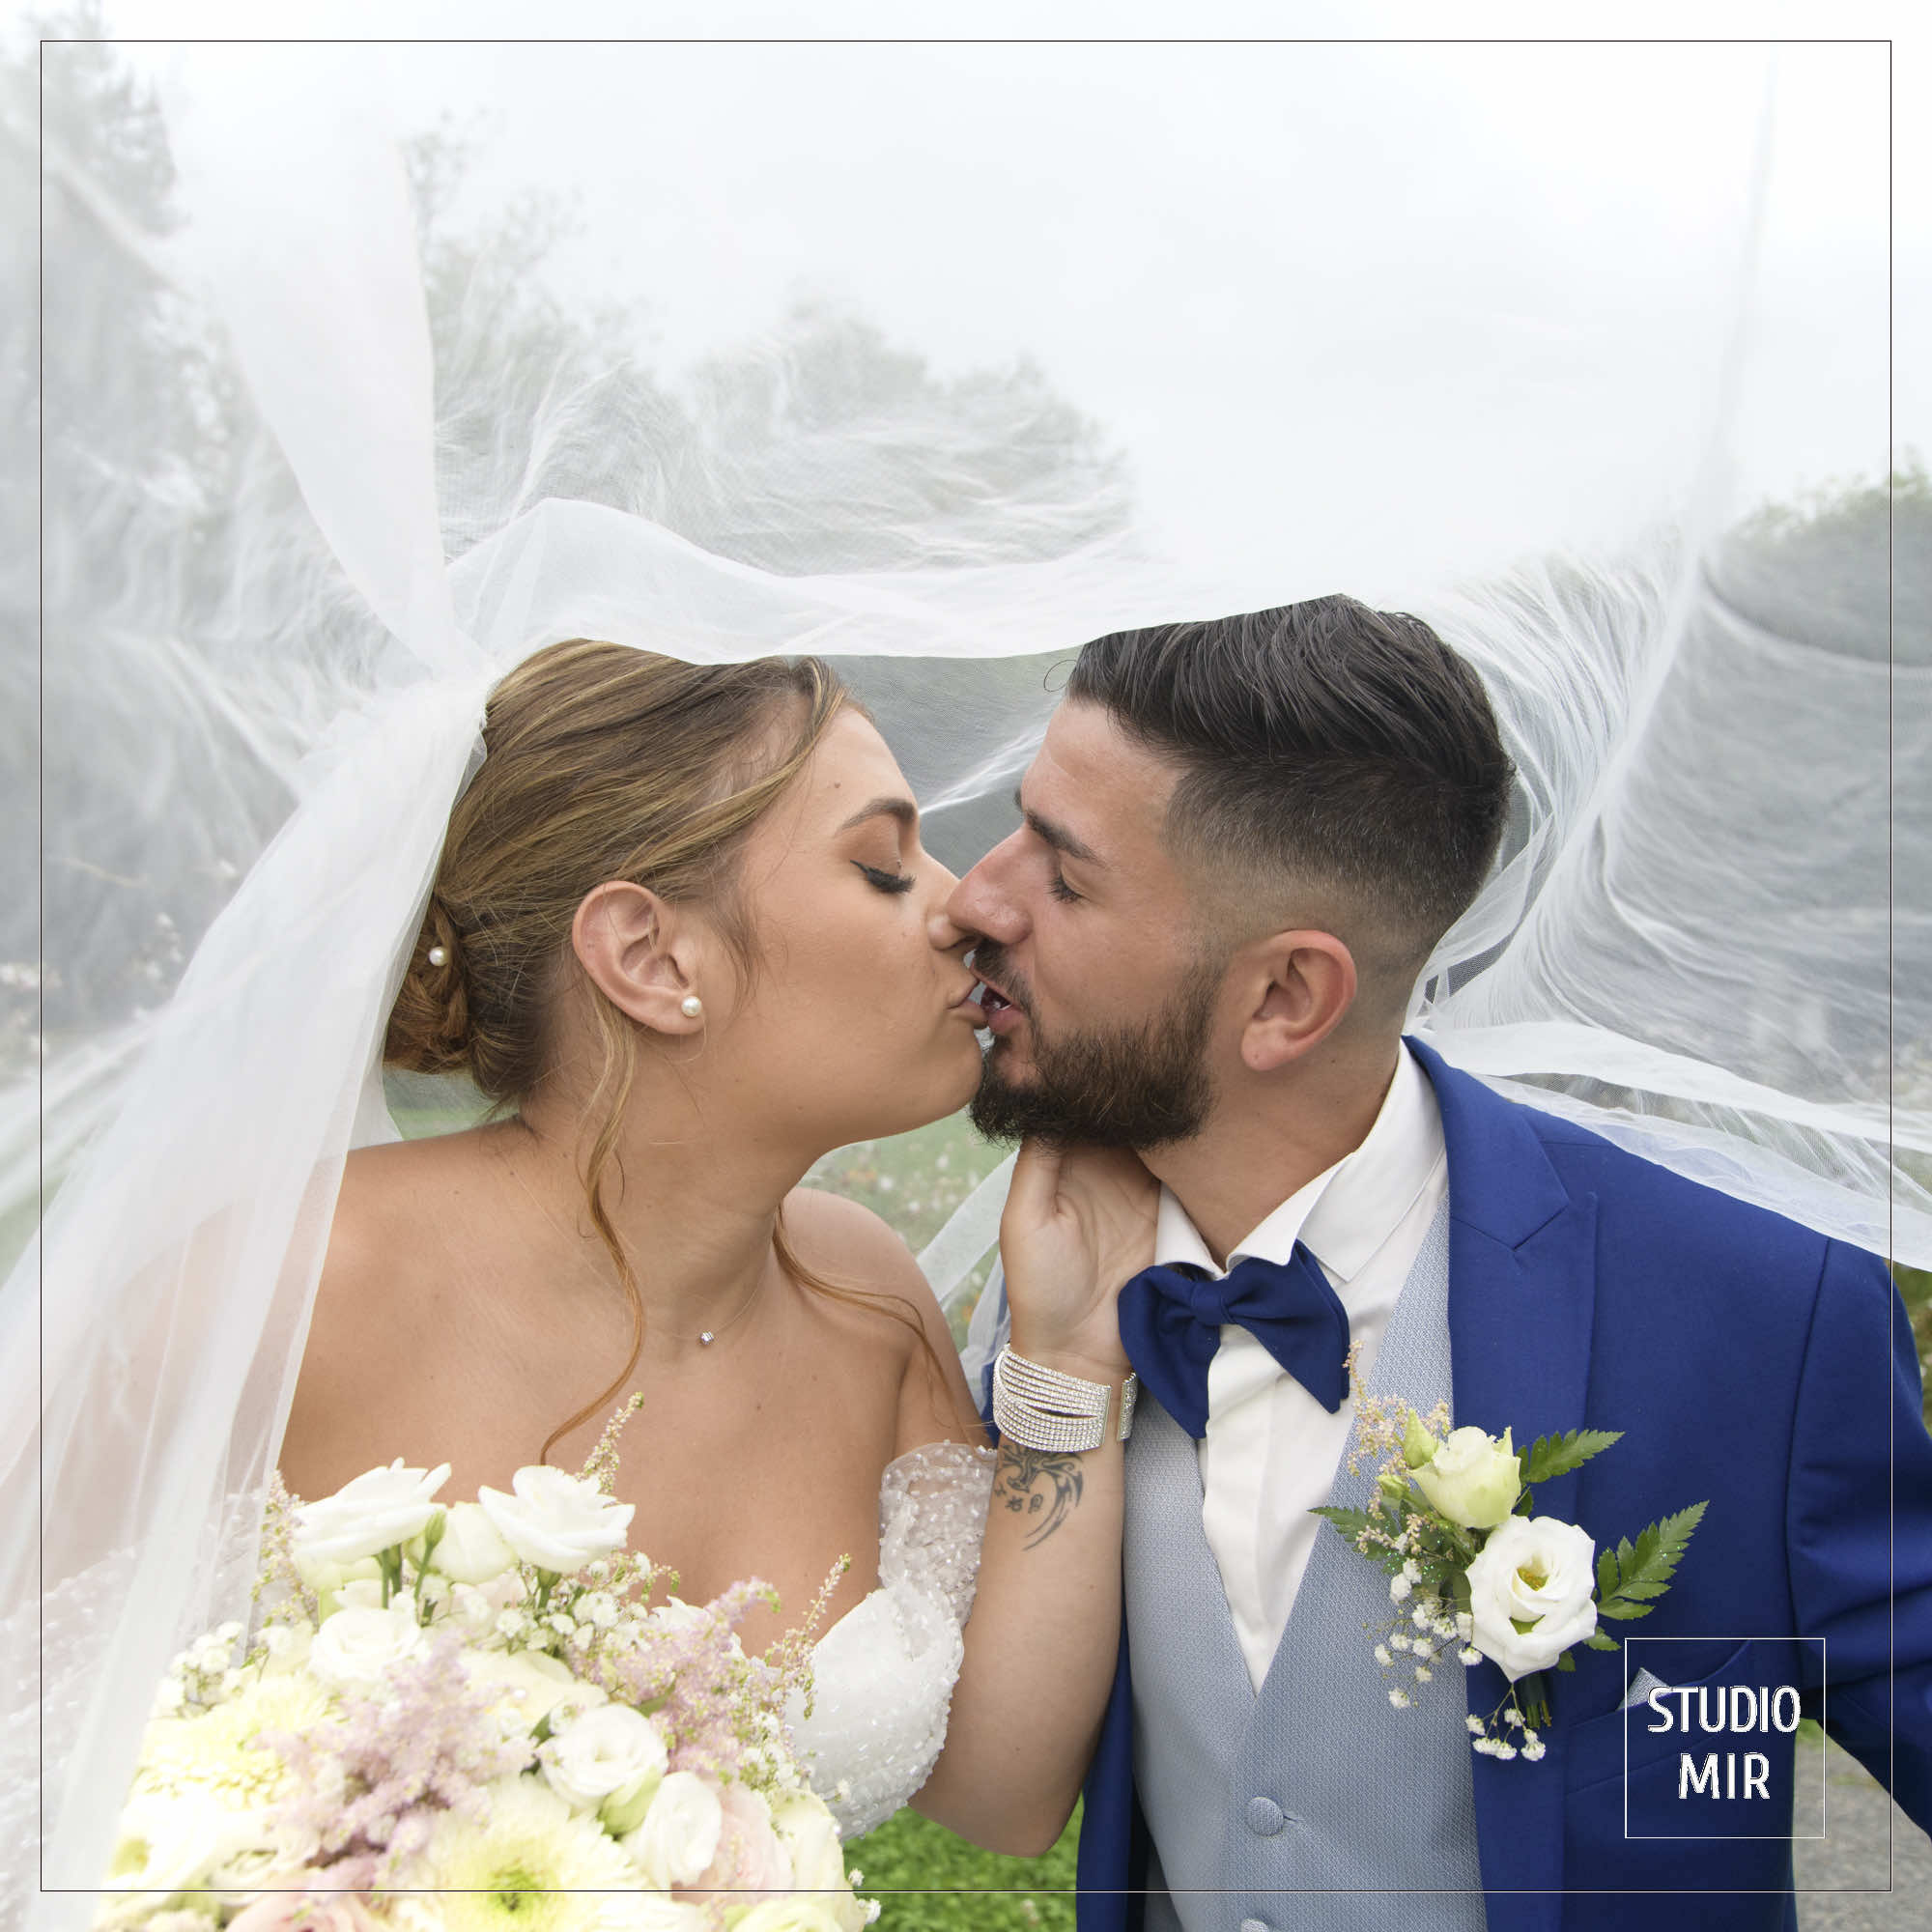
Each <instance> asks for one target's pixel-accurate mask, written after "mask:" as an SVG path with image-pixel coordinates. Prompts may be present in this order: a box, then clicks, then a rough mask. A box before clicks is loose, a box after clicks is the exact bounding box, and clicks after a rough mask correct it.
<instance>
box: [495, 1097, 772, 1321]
mask: <svg viewBox="0 0 1932 1932" xmlns="http://www.w3.org/2000/svg"><path fill="white" fill-rule="evenodd" d="M525 1131H526V1133H527V1132H528V1131H529V1130H528V1129H527V1128H526V1129H525ZM497 1158H498V1160H500V1161H501V1162H502V1164H503V1166H504V1167H505V1168H507V1169H508V1170H509V1175H510V1179H512V1180H514V1181H515V1182H516V1183H517V1185H518V1186H519V1187H521V1188H522V1189H523V1191H524V1199H525V1200H526V1201H527V1202H528V1203H529V1204H530V1206H531V1207H532V1208H535V1209H536V1210H537V1212H538V1213H539V1214H541V1215H542V1216H543V1218H544V1219H545V1220H546V1221H548V1222H549V1223H550V1225H551V1226H552V1227H553V1228H554V1230H555V1231H556V1233H557V1234H558V1235H559V1236H561V1237H562V1239H563V1241H564V1244H565V1246H566V1247H568V1249H569V1250H570V1254H571V1258H572V1259H573V1260H574V1261H575V1262H576V1263H577V1265H578V1266H579V1267H580V1268H582V1270H583V1272H584V1273H585V1274H587V1275H589V1276H591V1277H592V1278H593V1279H595V1280H596V1281H598V1282H600V1283H601V1282H603V1280H604V1275H603V1271H602V1270H601V1269H599V1268H594V1267H592V1266H591V1265H590V1264H589V1262H588V1261H586V1260H585V1259H584V1255H583V1248H582V1240H583V1236H582V1235H573V1234H571V1233H570V1232H569V1230H568V1229H566V1228H565V1227H564V1225H563V1223H562V1222H561V1221H559V1220H558V1219H557V1218H556V1216H555V1215H554V1214H553V1213H552V1212H551V1211H550V1209H549V1208H546V1207H545V1206H544V1205H543V1203H542V1202H541V1201H539V1200H538V1199H537V1197H536V1194H535V1193H534V1191H533V1190H532V1189H531V1187H530V1184H529V1182H528V1181H527V1180H526V1179H524V1177H523V1176H522V1175H521V1174H519V1173H518V1172H517V1169H516V1164H515V1163H514V1162H513V1161H512V1160H511V1159H510V1156H509V1155H508V1154H507V1153H505V1152H499V1153H498V1155H497ZM764 1285H765V1276H764V1270H763V1269H762V1268H760V1269H759V1270H758V1275H757V1279H756V1280H755V1281H753V1284H752V1292H751V1293H750V1294H748V1295H747V1296H746V1297H745V1299H744V1300H743V1301H742V1302H741V1303H740V1304H739V1306H738V1311H737V1313H736V1314H734V1315H733V1316H732V1317H731V1319H730V1320H729V1321H721V1322H720V1323H719V1324H718V1326H717V1327H715V1328H704V1329H700V1330H699V1331H698V1333H697V1334H696V1335H695V1336H694V1335H680V1334H678V1333H677V1331H676V1330H675V1329H669V1330H667V1331H666V1332H667V1333H668V1334H669V1336H670V1339H671V1340H672V1341H673V1342H692V1341H695V1342H696V1344H697V1346H698V1347H699V1348H700V1349H708V1348H710V1346H711V1345H712V1343H714V1342H715V1341H717V1339H718V1338H719V1336H721V1335H723V1334H725V1332H726V1331H727V1330H729V1329H732V1328H735V1327H736V1326H737V1325H738V1323H739V1322H740V1321H743V1320H744V1319H745V1317H746V1316H748V1315H749V1314H750V1313H751V1312H752V1304H753V1302H754V1301H756V1300H757V1298H758V1293H759V1291H760V1290H761V1289H762V1288H763V1287H764Z"/></svg>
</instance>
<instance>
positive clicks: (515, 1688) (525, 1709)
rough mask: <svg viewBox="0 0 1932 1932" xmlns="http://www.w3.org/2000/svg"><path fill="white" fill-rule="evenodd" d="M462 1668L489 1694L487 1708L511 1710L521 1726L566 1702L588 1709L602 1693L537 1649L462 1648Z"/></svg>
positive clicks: (602, 1697) (601, 1698)
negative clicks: (488, 1705) (489, 1702)
mask: <svg viewBox="0 0 1932 1932" xmlns="http://www.w3.org/2000/svg"><path fill="white" fill-rule="evenodd" d="M463 1668H464V1670H465V1672H466V1673H467V1674H468V1676H469V1679H470V1681H471V1682H472V1683H478V1684H481V1685H482V1686H483V1687H484V1689H485V1690H489V1691H490V1692H491V1693H492V1696H491V1708H492V1709H493V1710H495V1711H514V1712H515V1714H516V1716H517V1719H518V1721H519V1722H520V1723H522V1724H524V1725H525V1726H526V1727H527V1726H531V1725H534V1724H536V1723H537V1722H538V1721H539V1720H540V1719H544V1718H547V1717H549V1716H550V1714H551V1713H552V1712H553V1711H554V1710H555V1709H556V1707H557V1706H558V1705H559V1704H562V1703H564V1702H566V1701H568V1702H572V1703H575V1704H578V1705H580V1706H582V1707H583V1708H584V1709H588V1708H589V1707H590V1706H591V1705H593V1704H601V1703H603V1702H604V1697H605V1693H604V1691H603V1690H601V1689H599V1687H598V1686H596V1685H595V1684H586V1683H584V1682H583V1681H582V1679H580V1678H576V1677H573V1676H572V1675H571V1674H570V1669H569V1666H568V1665H566V1664H563V1663H559V1662H557V1660H556V1659H555V1658H554V1657H546V1656H545V1655H544V1654H543V1652H542V1651H537V1650H466V1651H465V1652H464V1653H463Z"/></svg>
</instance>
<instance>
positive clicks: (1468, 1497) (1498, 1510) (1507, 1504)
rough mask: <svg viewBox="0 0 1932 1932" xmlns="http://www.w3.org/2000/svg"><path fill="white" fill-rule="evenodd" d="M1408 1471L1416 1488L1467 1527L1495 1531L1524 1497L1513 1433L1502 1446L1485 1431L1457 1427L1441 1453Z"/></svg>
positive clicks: (1504, 1434) (1438, 1450) (1440, 1449)
mask: <svg viewBox="0 0 1932 1932" xmlns="http://www.w3.org/2000/svg"><path fill="white" fill-rule="evenodd" d="M1408 1473H1409V1478H1410V1480H1411V1481H1412V1482H1413V1483H1414V1484H1415V1487H1416V1488H1417V1489H1419V1490H1420V1491H1421V1492H1422V1493H1423V1494H1424V1495H1425V1496H1427V1497H1428V1498H1429V1500H1430V1501H1431V1502H1432V1503H1433V1504H1435V1507H1436V1508H1437V1509H1438V1510H1440V1511H1441V1512H1442V1514H1443V1515H1444V1516H1446V1517H1447V1518H1448V1519H1449V1520H1450V1521H1451V1522H1459V1523H1461V1524H1462V1525H1463V1528H1464V1529H1493V1528H1494V1527H1495V1526H1496V1524H1497V1523H1499V1522H1501V1521H1502V1520H1503V1519H1504V1517H1506V1516H1508V1515H1509V1513H1510V1511H1511V1510H1513V1509H1514V1508H1515V1507H1516V1499H1517V1497H1518V1496H1520V1494H1521V1493H1522V1465H1521V1464H1520V1463H1519V1462H1518V1461H1517V1454H1516V1451H1515V1450H1514V1449H1513V1448H1511V1447H1510V1432H1509V1431H1508V1430H1507V1429H1505V1430H1504V1431H1503V1439H1502V1440H1501V1441H1500V1442H1497V1441H1495V1440H1493V1439H1492V1437H1490V1436H1488V1435H1485V1434H1484V1433H1483V1432H1482V1431H1481V1430H1480V1429H1452V1430H1451V1431H1450V1432H1449V1435H1448V1438H1447V1440H1446V1441H1444V1442H1443V1444H1442V1446H1441V1447H1440V1448H1439V1449H1437V1450H1436V1452H1435V1455H1434V1456H1433V1457H1432V1458H1431V1459H1430V1460H1429V1461H1428V1462H1427V1463H1423V1464H1422V1466H1421V1467H1420V1468H1417V1469H1411V1470H1410V1471H1409V1472H1408Z"/></svg>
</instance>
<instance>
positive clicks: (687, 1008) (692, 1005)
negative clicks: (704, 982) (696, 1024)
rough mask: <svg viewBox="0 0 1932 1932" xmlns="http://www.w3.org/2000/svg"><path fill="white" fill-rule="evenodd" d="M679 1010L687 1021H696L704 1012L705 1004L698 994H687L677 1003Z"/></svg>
mask: <svg viewBox="0 0 1932 1932" xmlns="http://www.w3.org/2000/svg"><path fill="white" fill-rule="evenodd" d="M677 1009H678V1011H679V1012H681V1013H682V1014H683V1015H684V1016H685V1018H686V1019H688V1020H695V1019H696V1018H697V1016H698V1015H699V1014H700V1013H701V1012H703V1010H704V1002H703V1001H702V1000H700V999H699V998H698V997H697V995H696V993H687V994H686V995H685V996H684V998H683V999H681V1000H680V1001H679V1002H678V1003H677Z"/></svg>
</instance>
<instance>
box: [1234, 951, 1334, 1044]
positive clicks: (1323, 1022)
mask: <svg viewBox="0 0 1932 1932" xmlns="http://www.w3.org/2000/svg"><path fill="white" fill-rule="evenodd" d="M1256 963H1257V964H1258V965H1260V966H1261V968H1262V970H1263V972H1264V974H1265V976H1266V983H1265V985H1264V988H1263V990H1262V993H1261V997H1260V998H1259V1000H1257V1001H1256V1003H1255V1006H1254V1008H1253V1009H1252V1011H1251V1012H1250V1013H1249V1015H1248V1021H1247V1025H1246V1026H1245V1027H1244V1028H1243V1029H1242V1033H1241V1059H1242V1061H1243V1062H1244V1063H1245V1064H1246V1065H1247V1066H1248V1068H1249V1070H1250V1071H1252V1072H1255V1073H1270V1072H1272V1071H1273V1070H1274V1069H1275V1068H1276V1067H1278V1066H1285V1065H1287V1064H1288V1063H1289V1062H1290V1061H1292V1060H1298V1059H1299V1058H1300V1057H1301V1056H1302V1055H1303V1054H1305V1053H1307V1052H1308V1051H1309V1049H1310V1048H1311V1047H1314V1046H1317V1045H1319V1044H1320V1043H1321V1041H1322V1040H1324V1039H1326V1038H1327V1037H1328V1036H1329V1035H1330V1034H1331V1033H1333V1032H1334V1031H1335V1029H1336V1027H1337V1026H1339V1025H1340V1024H1341V1022H1342V1019H1343V1017H1344V1015H1345V1014H1346V1013H1347V1012H1348V1010H1349V1009H1350V1007H1352V1006H1353V1005H1354V1003H1355V959H1354V955H1353V954H1352V953H1351V952H1350V951H1349V949H1348V947H1347V946H1345V945H1344V944H1343V943H1342V941H1341V940H1339V939H1337V938H1336V937H1335V935H1334V934H1333V933H1332V932H1317V931H1302V932H1277V933H1273V934H1271V935H1270V936H1269V937H1268V938H1266V939H1264V940H1263V941H1262V942H1261V944H1260V947H1259V949H1258V952H1257V960H1256Z"/></svg>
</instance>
